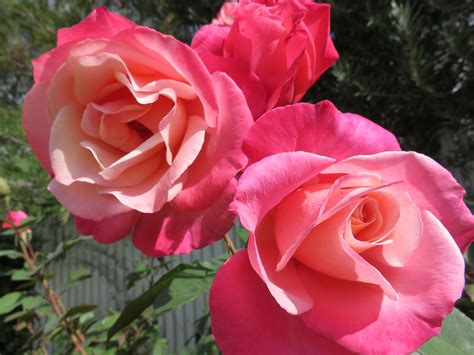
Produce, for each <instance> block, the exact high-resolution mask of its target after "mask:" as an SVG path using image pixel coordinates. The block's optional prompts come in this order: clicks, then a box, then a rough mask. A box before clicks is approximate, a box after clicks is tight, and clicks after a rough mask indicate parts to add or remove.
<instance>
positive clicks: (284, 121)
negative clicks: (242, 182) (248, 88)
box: [244, 101, 400, 163]
mask: <svg viewBox="0 0 474 355" xmlns="http://www.w3.org/2000/svg"><path fill="white" fill-rule="evenodd" d="M298 150H300V151H305V152H311V153H315V154H319V155H323V156H328V157H331V158H334V159H336V160H341V159H344V158H347V157H350V156H353V155H361V154H374V153H379V152H383V151H387V150H400V147H399V145H398V143H397V140H396V138H395V137H394V136H393V134H392V133H390V132H388V131H386V130H385V129H383V128H382V127H380V126H378V125H376V124H375V123H373V122H371V121H369V120H367V119H365V118H363V117H361V116H358V115H353V114H348V113H342V112H340V111H338V110H337V109H336V107H334V105H333V104H332V103H330V102H329V101H322V102H320V103H318V104H316V105H310V104H306V103H302V104H296V105H292V106H286V107H282V108H276V109H273V110H271V111H269V112H267V113H265V114H264V115H263V116H262V117H260V119H259V120H258V121H257V122H256V123H255V124H254V125H253V126H252V128H251V129H250V130H249V133H248V134H247V138H246V139H245V142H244V151H245V154H247V156H248V157H249V160H250V162H251V163H252V162H256V161H258V160H260V159H262V158H264V157H266V156H268V155H271V154H276V153H281V152H292V151H298Z"/></svg>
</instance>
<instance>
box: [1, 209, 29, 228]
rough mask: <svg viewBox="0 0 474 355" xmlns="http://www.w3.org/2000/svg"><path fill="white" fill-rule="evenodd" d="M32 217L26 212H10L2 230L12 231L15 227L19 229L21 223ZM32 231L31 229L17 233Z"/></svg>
mask: <svg viewBox="0 0 474 355" xmlns="http://www.w3.org/2000/svg"><path fill="white" fill-rule="evenodd" d="M29 217H30V216H28V215H27V214H26V212H23V211H10V212H9V213H8V214H7V216H6V217H5V220H4V221H3V224H2V228H3V229H10V228H14V227H18V226H20V225H21V223H22V222H23V221H24V220H26V219H28V218H29ZM29 230H30V229H29V228H24V229H21V230H18V231H17V233H24V232H28V231H29Z"/></svg>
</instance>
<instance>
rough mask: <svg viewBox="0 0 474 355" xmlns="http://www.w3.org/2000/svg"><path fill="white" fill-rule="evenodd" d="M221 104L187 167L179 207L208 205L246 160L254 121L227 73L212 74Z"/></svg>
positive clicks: (195, 207)
mask: <svg viewBox="0 0 474 355" xmlns="http://www.w3.org/2000/svg"><path fill="white" fill-rule="evenodd" d="M213 78H214V82H215V88H216V92H217V100H218V103H219V118H218V123H217V127H216V128H212V129H208V131H207V132H208V136H207V140H206V143H205V145H204V146H203V149H202V151H201V152H200V154H199V156H198V158H197V159H196V161H195V162H194V163H193V164H192V165H191V166H190V167H189V169H188V177H187V180H186V183H185V185H184V187H183V190H182V191H181V192H180V194H179V195H178V196H177V197H176V199H175V200H174V201H173V202H172V203H173V205H174V206H175V207H176V209H179V210H186V209H191V210H192V209H202V208H206V207H207V206H209V205H210V204H211V203H213V201H215V199H216V198H218V196H219V195H220V194H222V191H223V190H224V189H225V187H226V186H227V184H228V181H229V180H231V179H232V178H233V177H234V176H235V174H236V173H237V172H239V171H240V170H241V169H242V168H243V167H244V166H245V165H246V163H247V159H246V158H245V155H244V154H243V152H242V150H241V147H242V141H243V138H244V136H245V133H246V132H247V130H248V128H249V127H250V126H251V124H252V123H253V120H252V116H251V114H250V112H249V110H248V107H247V105H246V103H245V99H244V97H243V95H242V93H241V91H240V90H239V88H238V87H237V86H236V84H235V83H234V82H233V81H232V80H231V79H230V78H229V77H227V76H226V75H225V74H222V73H216V74H214V76H213Z"/></svg>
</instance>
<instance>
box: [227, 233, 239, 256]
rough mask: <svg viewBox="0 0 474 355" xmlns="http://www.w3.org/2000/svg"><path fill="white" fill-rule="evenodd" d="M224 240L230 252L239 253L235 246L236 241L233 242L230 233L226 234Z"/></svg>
mask: <svg viewBox="0 0 474 355" xmlns="http://www.w3.org/2000/svg"><path fill="white" fill-rule="evenodd" d="M224 240H225V243H226V245H227V248H228V249H229V251H230V253H231V254H232V255H234V254H235V253H237V248H236V247H235V245H234V243H233V242H232V239H231V238H230V236H229V234H227V233H226V234H225V235H224Z"/></svg>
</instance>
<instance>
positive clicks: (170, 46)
mask: <svg viewBox="0 0 474 355" xmlns="http://www.w3.org/2000/svg"><path fill="white" fill-rule="evenodd" d="M117 38H118V39H120V41H123V43H127V44H128V45H129V46H131V47H132V48H136V49H138V50H139V52H141V53H142V55H144V56H148V57H151V58H153V61H154V64H152V66H151V68H156V69H157V71H158V72H162V73H166V74H167V75H170V74H171V75H173V74H172V73H173V71H174V72H175V73H177V74H178V75H179V76H180V77H181V79H180V78H179V77H177V76H176V74H175V75H174V76H170V78H172V79H176V80H180V81H183V82H187V83H188V84H189V85H190V86H191V87H192V88H194V90H195V93H196V95H197V96H198V97H199V98H200V100H201V102H202V105H203V107H204V111H205V119H206V122H207V124H208V125H209V126H211V127H215V126H216V123H217V122H216V121H217V111H218V109H217V107H218V106H217V101H216V94H215V91H214V85H213V83H212V78H211V76H210V74H209V71H208V70H207V69H206V67H205V66H204V64H203V63H202V61H201V59H200V58H199V56H198V55H197V54H196V52H194V51H193V50H192V49H191V48H190V47H189V46H187V45H185V44H184V43H181V42H179V41H177V40H176V39H175V38H173V37H170V36H165V35H163V34H161V33H159V32H156V31H154V30H152V29H149V28H145V27H139V28H136V29H134V30H133V31H124V32H122V33H121V34H120V35H119V36H118V37H117ZM184 78H185V79H184Z"/></svg>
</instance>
